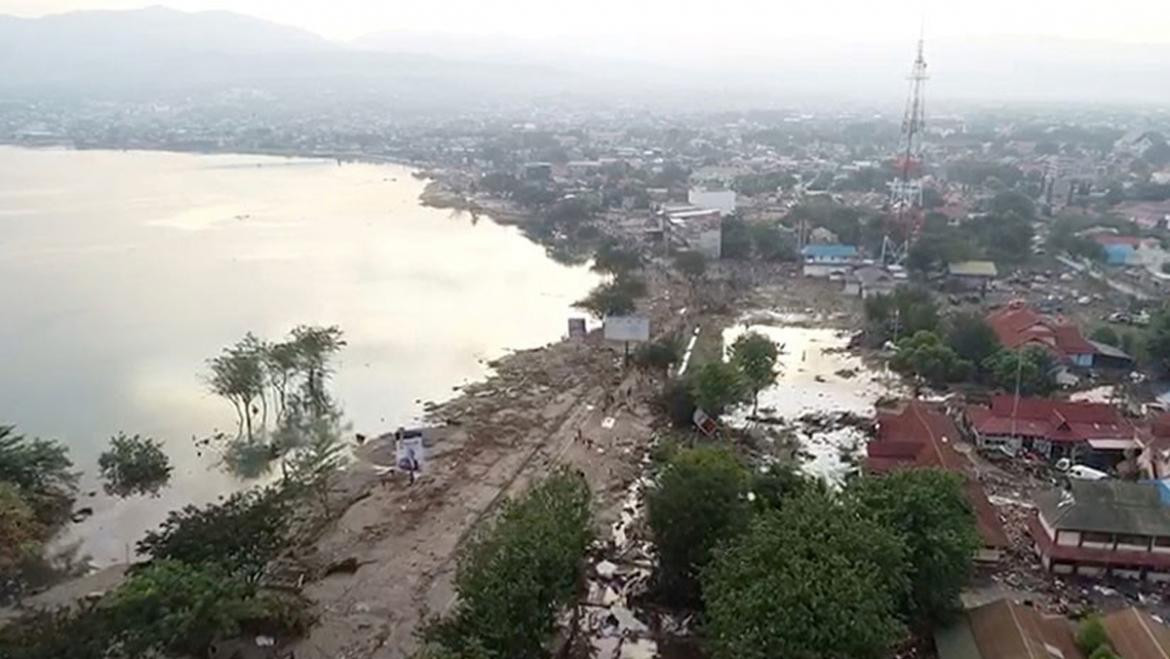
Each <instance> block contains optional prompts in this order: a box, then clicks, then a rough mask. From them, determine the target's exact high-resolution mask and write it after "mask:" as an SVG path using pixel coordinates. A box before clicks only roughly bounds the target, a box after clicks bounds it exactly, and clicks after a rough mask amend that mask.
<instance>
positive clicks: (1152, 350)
mask: <svg viewBox="0 0 1170 659" xmlns="http://www.w3.org/2000/svg"><path fill="white" fill-rule="evenodd" d="M1145 348H1146V353H1147V354H1148V355H1149V359H1150V362H1151V364H1152V365H1153V366H1154V367H1155V368H1156V369H1157V370H1158V371H1160V372H1161V373H1163V374H1165V373H1170V305H1167V306H1164V307H1162V309H1161V310H1160V311H1158V313H1156V314H1154V317H1153V318H1152V319H1150V326H1149V328H1148V329H1147V330H1146V341H1145ZM0 438H2V437H0Z"/></svg>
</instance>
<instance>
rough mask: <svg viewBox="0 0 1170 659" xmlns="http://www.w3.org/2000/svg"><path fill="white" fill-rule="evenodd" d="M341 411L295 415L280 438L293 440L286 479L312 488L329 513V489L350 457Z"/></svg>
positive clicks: (307, 489) (281, 441) (288, 442)
mask: <svg viewBox="0 0 1170 659" xmlns="http://www.w3.org/2000/svg"><path fill="white" fill-rule="evenodd" d="M340 419H341V415H340V414H339V413H336V412H333V413H328V414H324V415H322V416H318V417H309V418H300V417H293V418H292V419H290V420H289V423H288V424H287V425H285V426H284V427H282V428H281V429H280V432H281V433H282V436H281V437H280V438H278V442H280V443H282V444H293V445H295V446H296V448H295V449H293V450H291V451H289V458H288V460H287V461H286V465H285V481H286V482H288V483H295V484H296V486H297V487H298V488H303V489H304V490H306V491H308V492H312V493H313V494H314V495H315V497H316V499H317V502H318V503H319V504H321V509H322V510H323V511H324V512H325V514H326V515H328V514H329V512H330V511H329V490H330V487H331V486H332V485H333V482H334V480H335V479H336V476H337V473H338V472H339V471H340V470H341V468H342V467H344V466H345V464H346V463H347V462H348V461H349V457H348V454H347V452H346V447H345V444H344V443H343V442H342V440H341V434H342V429H341V420H340Z"/></svg>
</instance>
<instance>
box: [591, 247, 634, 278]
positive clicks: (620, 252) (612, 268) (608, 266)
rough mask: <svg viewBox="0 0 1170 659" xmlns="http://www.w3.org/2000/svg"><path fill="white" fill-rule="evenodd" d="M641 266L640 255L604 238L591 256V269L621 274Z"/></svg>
mask: <svg viewBox="0 0 1170 659" xmlns="http://www.w3.org/2000/svg"><path fill="white" fill-rule="evenodd" d="M641 267H642V256H641V255H640V254H638V252H637V251H635V250H632V249H624V248H622V247H621V246H620V245H619V244H618V243H617V242H616V241H614V240H612V239H611V240H606V241H604V242H602V243H601V245H599V246H598V247H597V253H596V254H594V256H593V270H594V271H596V272H604V273H607V274H611V275H623V274H626V273H629V272H633V271H634V270H638V269H640V268H641Z"/></svg>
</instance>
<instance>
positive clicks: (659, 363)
mask: <svg viewBox="0 0 1170 659" xmlns="http://www.w3.org/2000/svg"><path fill="white" fill-rule="evenodd" d="M680 361H682V349H681V347H680V346H679V342H678V340H677V339H675V338H674V337H670V338H667V339H661V340H659V341H651V342H650V343H643V344H642V345H640V346H638V349H637V350H636V351H634V364H635V365H637V366H638V367H640V368H642V369H644V370H646V371H649V372H651V373H656V374H659V375H661V376H662V380H663V382H666V381H667V380H669V379H670V369H671V367H673V366H674V365H675V364H677V363H678V362H680Z"/></svg>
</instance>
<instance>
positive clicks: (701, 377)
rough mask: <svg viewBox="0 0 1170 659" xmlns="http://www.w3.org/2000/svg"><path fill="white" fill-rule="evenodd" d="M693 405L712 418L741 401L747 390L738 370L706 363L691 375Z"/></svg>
mask: <svg viewBox="0 0 1170 659" xmlns="http://www.w3.org/2000/svg"><path fill="white" fill-rule="evenodd" d="M690 384H691V393H692V395H693V396H694V399H695V403H696V404H697V405H698V406H699V407H701V408H702V409H703V411H704V412H706V413H707V414H710V415H711V416H713V417H718V416H719V415H720V414H723V411H724V409H726V408H727V407H728V406H729V405H734V404H735V403H739V402H741V401H743V399H744V395H745V394H746V393H747V390H746V389H745V387H744V382H743V377H742V376H741V375H740V372H739V369H738V368H736V367H735V366H734V365H733V364H729V363H727V362H718V361H713V362H708V363H706V364H703V366H702V367H700V368H699V369H698V370H697V371H695V372H694V373H693V375H691V383H690Z"/></svg>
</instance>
